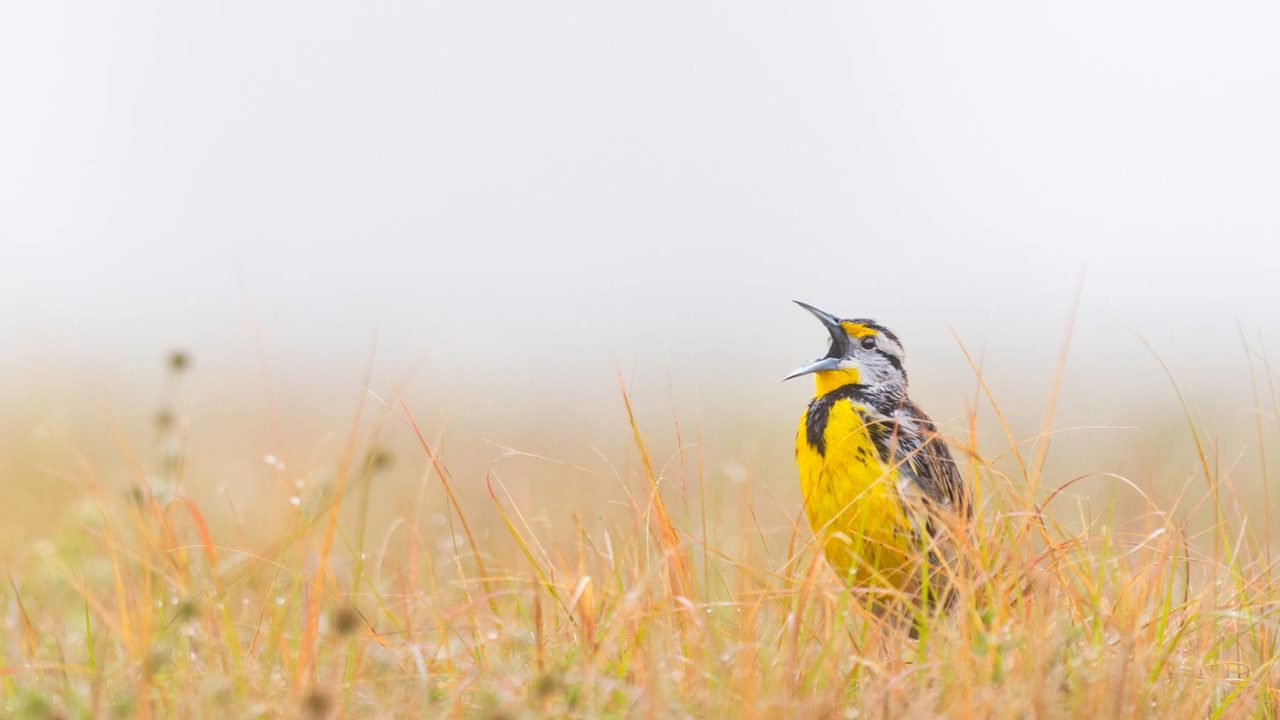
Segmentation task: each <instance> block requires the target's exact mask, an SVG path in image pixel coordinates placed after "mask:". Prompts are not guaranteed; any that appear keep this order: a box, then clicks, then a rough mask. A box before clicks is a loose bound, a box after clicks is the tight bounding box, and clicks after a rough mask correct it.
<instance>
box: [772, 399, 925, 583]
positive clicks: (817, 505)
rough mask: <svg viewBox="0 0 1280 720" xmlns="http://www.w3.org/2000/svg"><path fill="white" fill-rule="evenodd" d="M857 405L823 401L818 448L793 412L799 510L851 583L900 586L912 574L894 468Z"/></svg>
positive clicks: (907, 526)
mask: <svg viewBox="0 0 1280 720" xmlns="http://www.w3.org/2000/svg"><path fill="white" fill-rule="evenodd" d="M864 409H865V408H862V407H861V406H860V405H857V404H855V403H854V402H853V401H852V400H849V399H840V400H837V401H836V402H835V403H834V404H832V406H831V410H830V413H829V414H828V416H827V423H826V427H825V428H823V429H822V437H823V440H824V441H825V442H824V443H823V444H824V445H825V448H824V450H825V452H819V449H818V448H815V447H813V446H812V445H810V443H809V440H808V433H807V425H808V412H807V411H806V413H805V414H804V415H803V416H801V418H800V432H799V434H798V435H797V437H796V463H797V465H798V466H799V468H800V491H801V493H802V495H803V497H804V509H805V514H806V515H807V516H808V518H809V525H810V527H812V528H813V532H814V535H815V536H816V537H817V538H818V540H819V542H821V543H822V547H823V552H824V553H825V554H826V556H827V560H828V561H829V562H830V563H831V565H832V567H833V568H835V570H836V572H837V573H839V574H840V575H842V576H843V577H844V578H845V579H846V580H848V581H849V582H850V583H851V584H853V585H855V586H858V587H867V588H872V589H874V588H889V589H899V590H905V589H907V587H908V586H909V585H910V584H911V582H912V581H913V579H914V571H913V570H912V567H913V564H912V562H911V558H912V557H914V556H915V555H916V554H917V553H916V552H915V541H914V540H913V539H912V534H911V527H910V524H909V522H908V520H907V517H906V515H905V513H904V512H903V509H902V505H901V503H900V502H899V500H898V491H897V481H898V473H897V471H896V470H894V469H893V468H892V467H889V466H887V465H885V464H883V463H881V462H880V459H879V455H878V453H877V452H876V448H875V445H874V443H872V440H871V434H870V433H869V432H868V430H867V427H866V424H865V423H864V421H863V416H862V414H861V411H863V410H864Z"/></svg>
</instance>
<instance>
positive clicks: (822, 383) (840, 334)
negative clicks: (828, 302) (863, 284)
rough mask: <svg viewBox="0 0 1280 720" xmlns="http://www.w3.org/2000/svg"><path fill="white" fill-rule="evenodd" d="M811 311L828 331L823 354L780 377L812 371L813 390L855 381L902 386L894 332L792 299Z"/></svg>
mask: <svg viewBox="0 0 1280 720" xmlns="http://www.w3.org/2000/svg"><path fill="white" fill-rule="evenodd" d="M795 303H796V304H797V305H799V306H800V307H802V308H804V309H805V310H808V311H809V312H811V313H813V316H814V317H816V318H818V320H819V322H821V323H822V325H823V327H825V328H826V329H827V332H828V333H830V334H831V347H830V348H829V349H828V350H827V354H826V355H823V356H822V357H820V358H818V359H817V360H814V361H813V362H811V363H808V364H806V365H802V366H800V367H798V368H796V369H795V371H794V372H792V373H791V374H790V375H788V376H786V377H785V378H783V380H790V379H791V378H796V377H800V376H801V375H813V376H814V382H815V384H816V386H817V394H818V395H825V394H826V393H829V392H831V391H832V390H835V389H836V388H839V387H843V386H845V385H850V384H853V383H859V384H862V385H869V386H872V387H883V388H889V389H893V388H897V389H901V390H904V391H905V390H906V387H907V372H906V370H904V369H903V367H902V363H903V361H904V360H905V359H906V353H905V352H904V351H903V349H902V343H901V342H899V341H898V336H897V335H894V334H893V332H892V331H891V330H889V328H886V327H885V326H883V325H881V324H879V323H877V322H875V321H874V320H841V319H840V318H838V317H836V316H834V315H832V314H831V313H828V312H823V311H822V310H819V309H818V308H816V307H813V306H812V305H807V304H805V303H802V302H800V301H799V300H796V301H795Z"/></svg>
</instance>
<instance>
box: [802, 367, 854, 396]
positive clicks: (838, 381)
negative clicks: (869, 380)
mask: <svg viewBox="0 0 1280 720" xmlns="http://www.w3.org/2000/svg"><path fill="white" fill-rule="evenodd" d="M857 384H858V369H857V368H842V369H840V370H825V371H823V372H817V373H814V374H813V395H814V397H822V396H823V395H826V394H827V393H829V392H833V391H836V390H839V389H840V388H842V387H844V386H846V385H857Z"/></svg>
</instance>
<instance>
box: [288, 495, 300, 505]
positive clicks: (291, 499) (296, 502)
mask: <svg viewBox="0 0 1280 720" xmlns="http://www.w3.org/2000/svg"><path fill="white" fill-rule="evenodd" d="M289 504H290V505H292V506H294V507H298V506H299V505H301V504H302V498H301V497H298V496H297V495H292V496H290V497H289Z"/></svg>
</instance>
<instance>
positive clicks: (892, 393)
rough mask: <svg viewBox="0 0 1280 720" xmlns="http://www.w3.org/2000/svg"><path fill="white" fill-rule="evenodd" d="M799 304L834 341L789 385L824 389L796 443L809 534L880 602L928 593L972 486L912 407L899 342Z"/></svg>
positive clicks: (878, 329)
mask: <svg viewBox="0 0 1280 720" xmlns="http://www.w3.org/2000/svg"><path fill="white" fill-rule="evenodd" d="M796 304H797V305H799V306H800V307H803V308H804V309H805V310H808V311H809V312H811V313H813V315H814V317H816V318H818V320H819V321H821V322H822V324H823V326H824V327H826V329H827V332H828V333H830V335H831V347H830V350H829V352H827V354H826V355H825V356H823V357H821V358H818V359H817V360H814V361H813V362H811V363H809V364H807V365H804V366H802V367H800V368H797V369H796V370H795V371H794V372H792V373H791V374H790V375H788V376H787V377H786V378H784V379H786V380H790V379H791V378H795V377H800V376H802V375H813V377H814V381H815V392H814V398H813V400H812V401H811V402H810V403H809V406H808V408H806V409H805V412H804V414H803V415H802V416H801V417H800V431H799V433H798V434H797V436H796V464H797V465H798V467H799V470H800V491H801V493H802V495H803V498H804V509H805V515H806V516H808V519H809V525H810V527H812V528H813V532H814V535H815V537H816V538H817V539H818V541H819V542H821V543H822V549H823V552H824V553H825V555H826V557H827V560H828V561H829V562H830V563H831V566H832V567H833V568H835V570H836V572H837V573H839V574H840V575H841V576H842V577H844V579H845V580H846V581H847V582H848V583H849V584H850V585H852V586H854V587H856V588H861V589H863V590H865V591H867V592H868V593H869V594H871V595H872V596H873V597H886V596H892V595H894V594H898V595H902V594H907V595H914V594H916V593H919V592H920V590H921V589H922V584H921V581H922V580H923V579H924V578H925V577H926V576H927V573H928V571H930V570H931V569H936V567H937V566H938V565H939V564H940V555H939V548H940V547H941V545H940V543H939V540H940V539H941V536H942V535H943V534H944V533H945V532H946V531H947V530H948V529H949V528H955V527H957V526H958V525H959V524H960V523H962V522H964V521H967V520H968V519H969V517H970V515H971V512H972V510H971V508H970V502H969V494H968V490H967V489H966V487H965V483H964V480H963V478H961V476H960V472H959V469H958V468H957V467H956V464H955V461H954V460H953V459H952V457H951V452H950V451H949V450H948V449H947V445H946V443H945V442H944V441H943V439H942V438H941V437H940V436H939V435H938V431H937V428H936V427H935V426H934V424H933V422H932V421H931V420H930V419H929V417H928V416H927V415H925V413H924V411H923V410H921V409H920V408H919V407H918V406H917V405H916V404H915V403H913V402H912V401H911V400H910V398H908V397H907V373H906V370H905V369H904V368H903V361H904V359H905V353H904V352H903V349H902V343H901V342H899V340H898V336H897V335H894V334H893V332H891V331H890V330H889V329H888V328H886V327H884V326H883V325H880V324H878V323H876V322H874V321H872V320H842V319H840V318H837V317H835V316H834V315H831V314H830V313H827V312H823V311H822V310H819V309H817V308H815V307H813V306H811V305H806V304H805V303H802V302H799V301H796ZM922 559H923V560H927V561H928V562H925V563H921V562H920V561H921V560H922ZM930 594H932V593H930Z"/></svg>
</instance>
